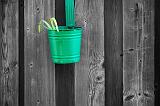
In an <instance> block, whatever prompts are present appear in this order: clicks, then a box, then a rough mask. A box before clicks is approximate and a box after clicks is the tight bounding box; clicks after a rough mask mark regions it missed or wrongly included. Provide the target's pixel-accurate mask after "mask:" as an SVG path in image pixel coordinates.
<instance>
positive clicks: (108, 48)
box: [104, 0, 123, 106]
mask: <svg viewBox="0 0 160 106" xmlns="http://www.w3.org/2000/svg"><path fill="white" fill-rule="evenodd" d="M122 8H123V7H122V0H105V2H104V20H105V21H104V41H105V44H104V45H105V54H104V56H105V62H104V66H105V106H122V105H123V99H122V98H123V96H122V95H123V93H122V92H123V84H122V82H123V80H122V79H123V77H122V74H123V64H122V63H123V54H122V52H123V16H122V14H123V12H122V10H123V9H122Z"/></svg>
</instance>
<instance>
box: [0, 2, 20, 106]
mask: <svg viewBox="0 0 160 106" xmlns="http://www.w3.org/2000/svg"><path fill="white" fill-rule="evenodd" d="M0 23H1V24H0V106H18V0H3V1H0Z"/></svg>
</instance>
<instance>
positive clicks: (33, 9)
mask: <svg viewBox="0 0 160 106" xmlns="http://www.w3.org/2000/svg"><path fill="white" fill-rule="evenodd" d="M24 6H25V9H24V16H25V19H24V21H25V22H24V23H25V26H24V29H25V31H24V32H25V37H24V44H25V45H24V46H25V48H24V51H25V106H55V97H54V90H55V77H54V75H55V74H54V73H55V72H54V64H53V63H52V61H51V58H50V51H49V43H48V36H47V31H44V32H42V33H38V31H37V27H38V22H39V21H40V19H48V18H50V17H53V16H54V15H55V0H25V1H24Z"/></svg>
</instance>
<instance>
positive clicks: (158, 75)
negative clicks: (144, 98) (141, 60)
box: [154, 0, 160, 106]
mask: <svg viewBox="0 0 160 106" xmlns="http://www.w3.org/2000/svg"><path fill="white" fill-rule="evenodd" d="M159 11H160V1H159V0H155V23H154V25H155V50H154V51H155V53H154V54H155V79H154V80H155V82H154V84H155V106H158V105H159V104H160V71H159V69H160V55H159V54H160V46H159V45H160V30H159V28H160V14H159Z"/></svg>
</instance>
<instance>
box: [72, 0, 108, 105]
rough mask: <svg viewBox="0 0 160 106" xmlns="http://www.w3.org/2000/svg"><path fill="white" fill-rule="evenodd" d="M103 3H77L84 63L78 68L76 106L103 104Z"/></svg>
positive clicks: (97, 0)
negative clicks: (81, 31) (81, 28)
mask: <svg viewBox="0 0 160 106" xmlns="http://www.w3.org/2000/svg"><path fill="white" fill-rule="evenodd" d="M103 4H104V0H75V5H76V8H75V15H76V24H77V25H78V26H82V27H83V35H82V47H81V61H80V63H77V64H76V65H75V89H76V91H75V93H76V94H75V96H76V97H75V99H76V100H75V105H76V106H105V105H104V99H105V98H104V77H105V76H104V68H103V66H102V64H103V62H104V13H103V12H104V5H103Z"/></svg>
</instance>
